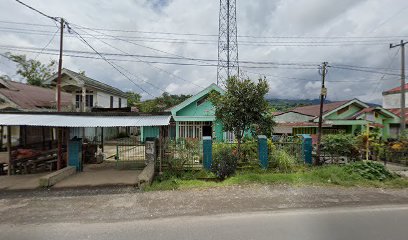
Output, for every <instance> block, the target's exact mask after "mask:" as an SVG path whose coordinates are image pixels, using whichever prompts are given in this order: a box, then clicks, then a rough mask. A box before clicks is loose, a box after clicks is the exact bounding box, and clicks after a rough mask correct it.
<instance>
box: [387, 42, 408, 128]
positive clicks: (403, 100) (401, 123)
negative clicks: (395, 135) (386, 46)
mask: <svg viewBox="0 0 408 240" xmlns="http://www.w3.org/2000/svg"><path fill="white" fill-rule="evenodd" d="M407 43H408V42H404V40H401V42H400V44H396V45H394V44H392V43H391V44H390V48H395V47H401V118H400V120H401V121H400V135H401V134H402V132H403V131H404V130H405V44H407Z"/></svg>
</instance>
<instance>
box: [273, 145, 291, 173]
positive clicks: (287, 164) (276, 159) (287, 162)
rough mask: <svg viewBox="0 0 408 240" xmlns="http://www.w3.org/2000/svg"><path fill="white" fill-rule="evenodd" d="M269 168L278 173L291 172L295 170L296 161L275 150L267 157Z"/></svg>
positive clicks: (282, 151)
mask: <svg viewBox="0 0 408 240" xmlns="http://www.w3.org/2000/svg"><path fill="white" fill-rule="evenodd" d="M269 160H270V163H271V167H273V168H275V169H276V170H277V171H279V172H285V173H287V172H292V171H293V170H295V168H296V159H295V157H293V156H291V155H290V154H288V153H287V152H286V151H284V150H281V149H279V150H275V151H273V152H271V154H270V155H269Z"/></svg>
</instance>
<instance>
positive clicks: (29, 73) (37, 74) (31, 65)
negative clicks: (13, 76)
mask: <svg viewBox="0 0 408 240" xmlns="http://www.w3.org/2000/svg"><path fill="white" fill-rule="evenodd" d="M6 56H7V57H8V58H9V59H10V60H11V61H13V62H15V63H16V64H17V74H19V75H20V76H22V77H23V78H24V79H25V80H26V81H27V83H28V84H30V85H35V86H42V85H43V84H44V81H45V80H46V79H47V78H49V77H51V76H52V75H53V74H54V73H55V71H56V67H57V62H56V61H55V60H51V61H50V62H49V63H48V64H43V63H41V62H40V61H38V60H35V59H27V57H26V55H18V54H11V53H6Z"/></svg>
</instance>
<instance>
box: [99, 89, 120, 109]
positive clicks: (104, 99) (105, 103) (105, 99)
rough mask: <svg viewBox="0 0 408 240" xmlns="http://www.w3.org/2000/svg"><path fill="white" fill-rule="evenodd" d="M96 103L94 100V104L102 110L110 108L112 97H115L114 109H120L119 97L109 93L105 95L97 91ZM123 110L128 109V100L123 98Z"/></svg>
mask: <svg viewBox="0 0 408 240" xmlns="http://www.w3.org/2000/svg"><path fill="white" fill-rule="evenodd" d="M96 95H97V96H96V103H95V100H94V104H96V106H98V107H102V108H110V97H111V96H113V107H114V108H118V107H119V97H118V96H116V95H111V94H108V93H104V92H101V91H97V93H96ZM121 107H122V108H123V107H127V100H126V98H122V106H121Z"/></svg>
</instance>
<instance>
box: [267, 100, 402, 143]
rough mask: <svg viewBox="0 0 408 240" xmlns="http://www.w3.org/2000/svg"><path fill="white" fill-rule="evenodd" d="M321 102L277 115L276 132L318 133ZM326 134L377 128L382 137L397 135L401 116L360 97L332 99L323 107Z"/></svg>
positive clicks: (351, 132)
mask: <svg viewBox="0 0 408 240" xmlns="http://www.w3.org/2000/svg"><path fill="white" fill-rule="evenodd" d="M319 114H320V105H310V106H303V107H297V108H295V109H292V110H291V111H288V112H283V113H279V114H276V115H275V121H276V123H277V125H276V126H275V127H274V132H275V134H287V135H297V134H311V135H315V134H317V131H318V130H317V129H318V122H319ZM322 118H323V134H335V133H349V134H358V133H361V132H364V131H366V128H367V125H369V126H370V128H377V129H378V130H379V131H380V133H381V135H382V137H383V139H388V138H396V137H397V130H398V128H399V121H400V119H399V116H397V115H395V114H394V113H392V112H390V111H388V110H387V109H384V108H382V107H379V106H376V107H370V106H369V105H368V104H366V103H364V102H362V101H360V100H358V99H352V100H346V101H339V102H332V103H328V104H325V105H324V108H323V116H322Z"/></svg>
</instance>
